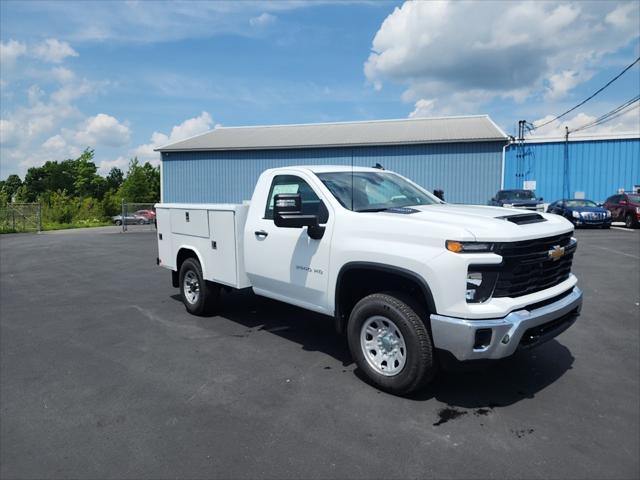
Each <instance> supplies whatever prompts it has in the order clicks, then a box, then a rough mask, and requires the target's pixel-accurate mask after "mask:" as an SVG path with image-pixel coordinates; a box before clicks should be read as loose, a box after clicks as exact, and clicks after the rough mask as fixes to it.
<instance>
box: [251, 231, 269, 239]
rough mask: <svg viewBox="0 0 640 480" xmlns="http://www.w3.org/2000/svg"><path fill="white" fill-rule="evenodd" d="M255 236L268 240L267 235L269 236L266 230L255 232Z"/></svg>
mask: <svg viewBox="0 0 640 480" xmlns="http://www.w3.org/2000/svg"><path fill="white" fill-rule="evenodd" d="M253 233H254V234H255V236H256V237H262V238H266V237H267V235H269V234H268V233H267V232H265V231H264V230H258V231H256V232H253Z"/></svg>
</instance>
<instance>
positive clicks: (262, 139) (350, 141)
mask: <svg viewBox="0 0 640 480" xmlns="http://www.w3.org/2000/svg"><path fill="white" fill-rule="evenodd" d="M506 139H507V135H506V134H505V133H504V132H503V131H502V130H501V129H500V128H499V127H498V126H497V125H496V124H495V123H493V121H492V120H491V119H490V118H489V116H488V115H474V116H465V117H442V118H409V119H401V120H376V121H366V122H344V123H311V124H301V125H271V126H260V127H218V128H216V129H214V130H211V131H209V132H206V133H203V134H200V135H197V136H195V137H192V138H187V139H186V140H181V141H179V142H175V143H172V144H169V145H165V146H162V147H160V148H158V149H156V151H159V152H177V151H194V150H263V149H278V148H314V147H315V148H317V147H342V146H358V145H361V146H364V145H406V144H415V143H445V142H482V141H504V140H506Z"/></svg>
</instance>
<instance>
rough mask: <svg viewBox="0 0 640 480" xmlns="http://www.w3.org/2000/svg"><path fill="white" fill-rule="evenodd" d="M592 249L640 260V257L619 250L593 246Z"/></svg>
mask: <svg viewBox="0 0 640 480" xmlns="http://www.w3.org/2000/svg"><path fill="white" fill-rule="evenodd" d="M591 247H592V248H599V249H600V250H606V251H607V252H611V253H619V254H620V255H624V256H625V257H631V258H635V259H637V260H640V257H639V256H638V255H631V254H630V253H625V252H621V251H619V250H614V249H613V248H607V247H601V246H599V245H591Z"/></svg>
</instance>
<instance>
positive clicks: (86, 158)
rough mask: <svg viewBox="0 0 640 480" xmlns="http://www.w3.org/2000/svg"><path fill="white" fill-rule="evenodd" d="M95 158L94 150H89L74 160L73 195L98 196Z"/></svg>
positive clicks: (72, 167) (72, 166)
mask: <svg viewBox="0 0 640 480" xmlns="http://www.w3.org/2000/svg"><path fill="white" fill-rule="evenodd" d="M93 156H94V151H93V149H91V148H87V149H85V151H84V152H82V155H80V156H79V157H78V158H76V159H75V160H72V162H73V163H72V165H71V169H72V171H73V193H74V194H75V195H76V196H78V197H89V196H97V195H96V193H97V192H96V188H95V187H96V185H97V182H96V177H98V175H97V173H96V172H97V171H98V168H97V167H96V164H95V163H93ZM103 195H104V192H103Z"/></svg>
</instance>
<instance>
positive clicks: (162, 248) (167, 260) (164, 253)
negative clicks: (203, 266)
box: [156, 208, 176, 269]
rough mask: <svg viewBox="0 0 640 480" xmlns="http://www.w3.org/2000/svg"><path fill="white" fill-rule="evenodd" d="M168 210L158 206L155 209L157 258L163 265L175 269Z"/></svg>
mask: <svg viewBox="0 0 640 480" xmlns="http://www.w3.org/2000/svg"><path fill="white" fill-rule="evenodd" d="M169 212H170V210H168V209H166V208H158V209H157V210H156V224H157V226H158V232H157V234H158V258H159V259H160V265H162V266H163V267H167V268H171V269H175V268H176V265H175V256H174V255H173V248H172V245H171V215H170V213H169Z"/></svg>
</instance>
